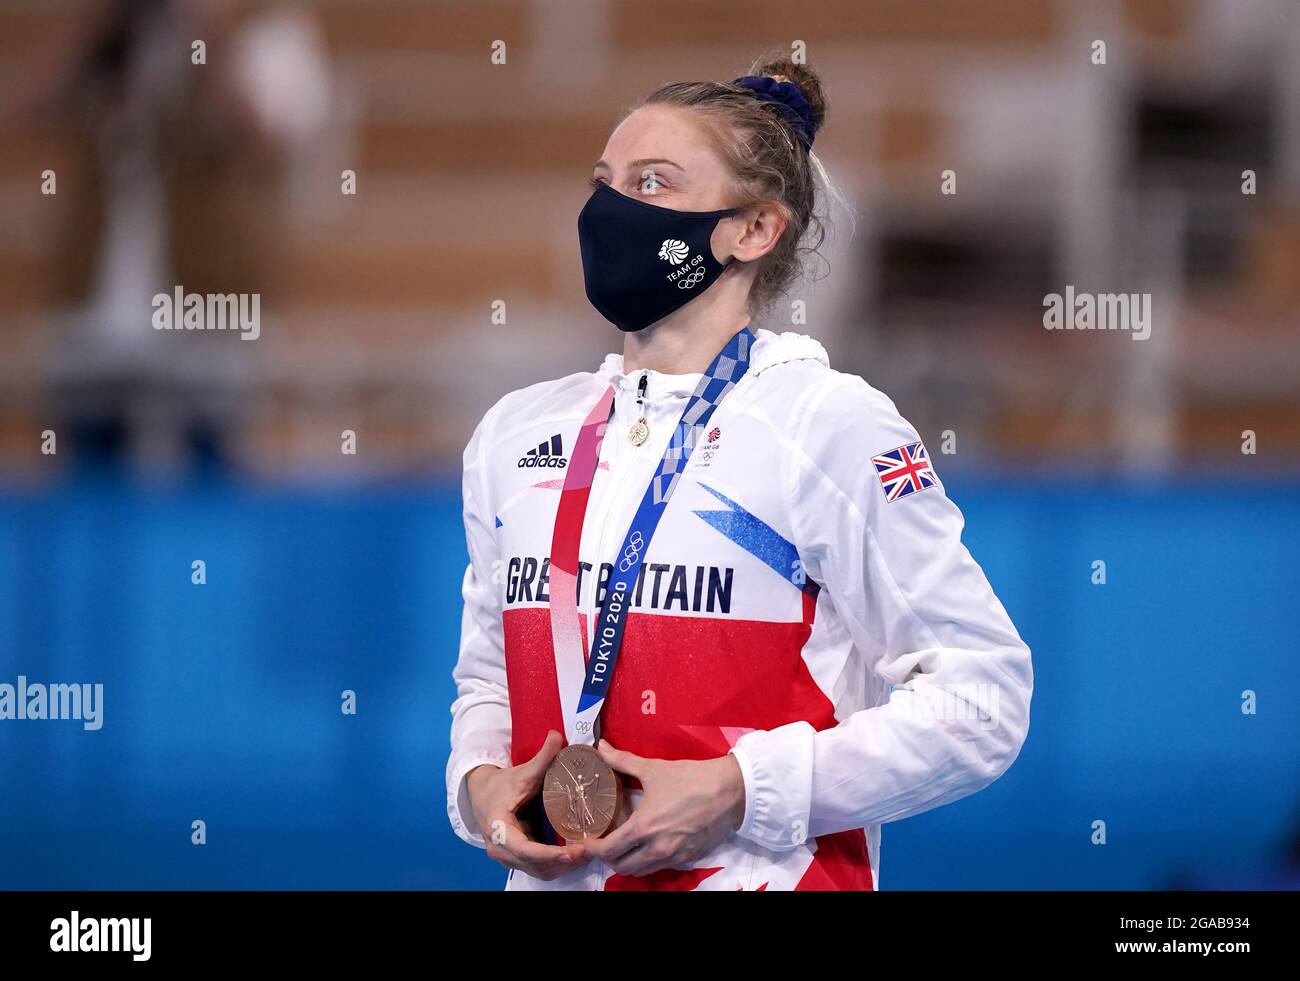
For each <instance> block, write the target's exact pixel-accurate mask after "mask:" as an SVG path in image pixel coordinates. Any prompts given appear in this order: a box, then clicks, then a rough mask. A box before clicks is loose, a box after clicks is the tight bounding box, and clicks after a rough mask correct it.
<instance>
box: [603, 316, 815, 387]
mask: <svg viewBox="0 0 1300 981" xmlns="http://www.w3.org/2000/svg"><path fill="white" fill-rule="evenodd" d="M754 338H755V340H754V344H753V346H752V347H751V348H750V351H749V373H750V374H753V375H758V374H761V373H762V372H764V371H766V370H767V369H768V368H771V367H773V366H774V365H778V364H785V363H786V362H787V361H817V362H820V363H821V364H823V365H825V366H826V367H828V368H829V367H830V363H831V361H830V357H829V356H828V355H827V354H826V348H824V347H822V345H821V342H820V341H818V340H816V339H814V338H812V337H809V336H808V335H807V334H799V333H796V332H795V331H792V330H789V331H784V332H782V333H780V334H778V333H776V332H775V331H771V330H768V329H767V328H765V327H760V328H758V329H757V330H755V331H754ZM633 374H634V375H636V376H639V375H640V372H634V373H633ZM700 374H701V373H700V372H698V371H697V372H694V373H691V374H685V375H670V374H666V373H664V372H661V371H651V372H650V390H649V393H648V394H651V395H653V394H655V393H656V390H657V391H658V393H659V394H690V393H691V392H692V391H694V390H695V386H696V383H698V382H699V380H700ZM596 378H597V379H598V380H600V381H603V382H607V383H609V384H611V385H613V386H615V387H616V388H630V387H631V386H632V384H633V381H632V379H631V378H629V376H628V375H627V374H625V373H624V371H623V355H621V354H607V355H605V360H604V361H603V362H602V363H601V366H600V368H599V369H597V371H596Z"/></svg>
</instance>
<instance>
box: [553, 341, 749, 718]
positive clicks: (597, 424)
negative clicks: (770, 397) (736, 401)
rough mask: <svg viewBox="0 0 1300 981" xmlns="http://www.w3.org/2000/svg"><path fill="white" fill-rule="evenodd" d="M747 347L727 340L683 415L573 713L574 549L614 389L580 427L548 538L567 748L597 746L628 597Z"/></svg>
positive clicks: (742, 366)
mask: <svg viewBox="0 0 1300 981" xmlns="http://www.w3.org/2000/svg"><path fill="white" fill-rule="evenodd" d="M753 342H754V334H753V332H752V331H751V330H750V329H749V328H748V327H746V328H744V329H742V330H741V331H740V332H739V333H737V334H736V335H735V336H734V337H733V338H732V339H731V340H730V341H728V342H727V346H726V347H724V348H723V349H722V351H721V352H719V354H718V356H717V357H716V358H714V359H713V363H712V364H710V365H709V367H708V369H707V370H706V371H705V372H704V375H703V377H702V378H701V379H700V382H699V384H698V385H697V386H696V387H695V391H694V392H693V393H692V394H691V397H690V400H689V401H688V402H687V403H686V408H685V409H684V410H683V411H682V416H681V419H680V420H679V421H678V423H677V426H676V427H675V428H674V430H673V434H672V437H671V438H670V439H669V441H668V448H667V449H666V450H665V451H664V455H663V458H662V459H661V460H660V461H659V466H658V468H657V469H656V471H655V475H654V476H653V477H652V478H651V479H650V484H649V486H647V487H646V489H645V494H644V495H642V498H641V504H640V506H639V507H638V508H637V511H636V514H635V516H634V517H633V518H632V523H631V525H630V526H629V527H628V530H627V534H626V535H624V536H623V547H622V548H621V549H619V552H618V558H617V559H616V560H615V563H614V568H613V569H612V570H611V571H610V576H609V582H608V583H607V584H606V589H605V598H604V601H603V602H602V603H601V606H600V615H599V618H598V620H597V623H596V629H595V631H594V632H593V634H592V644H591V647H592V649H591V656H590V657H589V658H588V659H587V662H586V672H585V677H584V678H582V681H581V684H582V694H581V696H580V697H579V698H578V704H577V708H576V710H573V709H570V708H569V707H568V706H569V705H571V704H572V703H571V702H567V701H566V696H565V693H566V692H572V691H574V690H575V689H576V688H577V687H578V684H579V675H580V672H581V667H580V666H581V665H582V664H583V652H582V631H581V627H580V624H579V619H578V589H577V576H578V548H579V545H580V542H581V538H582V523H583V518H584V516H585V514H586V510H587V500H588V498H589V497H590V495H591V483H592V479H593V478H594V477H595V474H596V466H597V462H598V460H599V458H600V445H601V442H602V440H603V439H604V435H605V430H606V427H607V426H608V424H609V418H610V415H611V413H612V412H613V404H614V389H613V388H612V387H611V388H609V389H607V390H606V391H605V393H604V394H603V395H601V397H600V400H599V401H597V403H596V404H595V406H593V407H592V409H591V412H589V413H588V415H587V418H586V420H585V421H584V422H583V424H582V430H581V431H580V432H579V434H578V442H577V444H576V446H575V447H574V451H573V458H572V459H571V460H570V461H569V468H568V472H567V473H566V475H565V478H564V488H563V490H562V491H561V493H560V505H559V509H558V510H557V512H556V516H555V530H554V532H553V534H552V537H551V564H550V596H551V602H550V606H551V641H552V649H553V651H554V654H555V670H556V680H557V681H558V683H559V690H560V703H561V708H562V710H563V712H564V727H565V737H566V739H567V740H568V742H570V743H587V744H591V743H594V742H595V741H596V733H595V730H596V720H597V719H598V718H599V717H600V710H601V708H603V707H604V704H605V696H606V694H607V693H608V691H609V683H610V679H611V678H612V677H613V675H614V666H615V664H616V663H617V661H618V654H619V650H620V648H621V646H622V643H623V630H624V628H625V627H626V626H627V614H628V612H629V600H630V598H631V594H632V590H633V589H634V588H635V587H636V583H637V579H638V577H639V576H640V573H641V566H642V563H643V561H644V559H645V554H646V551H647V550H648V549H649V547H650V540H651V539H652V538H653V537H654V533H655V530H656V529H657V528H658V527H659V520H660V519H661V518H662V517H663V513H664V509H665V508H667V506H668V502H669V500H671V499H672V496H673V492H674V491H676V489H677V484H678V482H679V478H680V477H681V474H682V471H683V470H684V469H685V468H686V464H687V463H688V462H689V461H690V458H691V453H692V451H693V450H694V449H695V446H696V444H697V443H698V442H699V436H700V434H701V433H703V432H704V431H705V429H706V427H707V426H708V423H709V419H710V418H711V417H712V416H713V412H714V410H715V409H716V408H717V407H718V405H719V403H721V401H722V399H723V398H724V397H725V396H726V395H727V394H728V393H729V392H730V391H731V390H732V389H733V388H735V387H736V383H737V382H739V381H740V379H741V378H743V377H744V375H745V372H746V371H748V370H749V348H750V345H751V344H752V343H753ZM597 581H599V579H598V580H597Z"/></svg>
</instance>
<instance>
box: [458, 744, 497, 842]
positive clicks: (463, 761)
mask: <svg viewBox="0 0 1300 981" xmlns="http://www.w3.org/2000/svg"><path fill="white" fill-rule="evenodd" d="M484 764H491V765H492V766H499V767H501V768H502V769H506V768H507V767H509V766H510V765H511V764H510V754H509V753H503V752H479V753H474V754H470V755H459V756H456V757H455V758H453V759H452V760H451V761H449V762H448V765H447V817H448V818H449V819H450V820H451V828H452V830H453V831H455V832H456V834H457V836H459V837H460V839H461V840H462V841H465V842H468V843H469V844H471V845H477V846H478V847H479V848H486V847H487V843H486V842H485V841H484V840H483V831H482V829H480V828H479V826H478V821H477V820H476V819H475V818H474V808H473V807H472V806H471V805H470V800H469V786H468V781H467V779H466V778H467V777H468V776H469V774H470V771H471V770H473V769H475V768H476V767H480V766H483V765H484Z"/></svg>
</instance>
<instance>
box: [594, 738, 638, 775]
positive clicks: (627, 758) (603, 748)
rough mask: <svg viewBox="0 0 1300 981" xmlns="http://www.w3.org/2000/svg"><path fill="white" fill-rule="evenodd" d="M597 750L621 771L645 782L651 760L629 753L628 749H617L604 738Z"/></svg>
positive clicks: (603, 758)
mask: <svg viewBox="0 0 1300 981" xmlns="http://www.w3.org/2000/svg"><path fill="white" fill-rule="evenodd" d="M596 750H597V752H599V753H600V758H601V759H602V760H604V761H605V762H606V763H608V764H609V765H610V766H612V767H613V768H614V769H615V770H617V771H618V772H619V773H626V774H628V775H629V776H633V777H636V778H637V779H638V780H641V781H643V782H644V780H645V778H646V776H648V775H649V772H650V765H651V761H650V760H647V759H645V758H644V757H641V756H637V755H636V754H635V753H629V752H627V750H623V749H615V748H614V745H613V744H612V743H610V742H608V741H606V740H604V739H602V740H601V741H600V744H599V745H598V746H597V747H596Z"/></svg>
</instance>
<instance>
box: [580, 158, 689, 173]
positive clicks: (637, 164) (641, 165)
mask: <svg viewBox="0 0 1300 981" xmlns="http://www.w3.org/2000/svg"><path fill="white" fill-rule="evenodd" d="M653 164H668V165H670V166H672V167H676V168H677V169H678V170H681V169H682V165H681V164H679V163H675V162H674V161H672V160H668V159H665V158H662V157H661V158H656V159H649V158H647V159H645V160H633V161H632V164H631V166H632V167H634V168H636V169H640V170H644V169H645V168H646V167H649V166H652V165H653ZM597 167H604V168H605V169H606V170H613V169H614V168H613V167H611V166H610V165H609V164H607V163H606V162H605V161H604V160H597V161H596V162H595V163H594V164H593V165H592V168H591V169H592V170H595V169H596V168H597Z"/></svg>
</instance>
